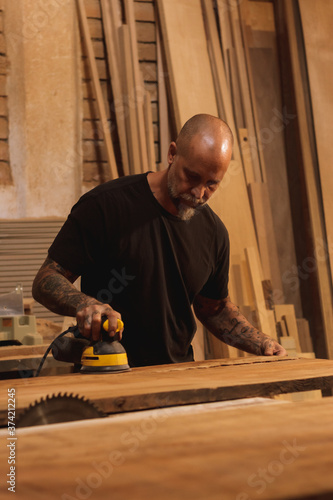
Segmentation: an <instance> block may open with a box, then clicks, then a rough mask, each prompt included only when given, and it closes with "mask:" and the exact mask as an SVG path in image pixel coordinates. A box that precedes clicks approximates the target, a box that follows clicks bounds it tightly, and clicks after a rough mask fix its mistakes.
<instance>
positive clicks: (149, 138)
mask: <svg viewBox="0 0 333 500" xmlns="http://www.w3.org/2000/svg"><path fill="white" fill-rule="evenodd" d="M143 111H144V119H145V131H146V144H147V159H148V170H151V171H152V172H156V158H155V148H154V130H153V116H152V111H151V102H150V94H149V92H148V91H146V92H145V97H144V105H143Z"/></svg>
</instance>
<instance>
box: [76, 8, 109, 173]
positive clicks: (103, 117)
mask: <svg viewBox="0 0 333 500" xmlns="http://www.w3.org/2000/svg"><path fill="white" fill-rule="evenodd" d="M77 5H78V10H79V16H80V21H81V28H82V34H83V38H84V41H85V45H86V49H87V54H88V59H89V65H90V71H91V76H92V81H93V87H94V93H95V97H96V100H97V107H98V113H99V116H100V120H101V125H102V130H103V138H104V144H105V148H106V153H107V158H108V166H109V169H110V175H111V179H117V178H118V170H117V164H116V160H115V156H114V151H113V144H112V141H111V135H110V129H109V123H108V120H107V117H106V112H105V105H104V101H103V94H102V89H101V84H100V81H99V76H98V71H97V65H96V60H95V54H94V50H93V46H92V42H91V38H90V33H89V26H88V21H87V16H86V11H85V6H84V1H83V0H77Z"/></svg>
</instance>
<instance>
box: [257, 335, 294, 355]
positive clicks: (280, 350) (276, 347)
mask: <svg viewBox="0 0 333 500" xmlns="http://www.w3.org/2000/svg"><path fill="white" fill-rule="evenodd" d="M261 350H262V354H263V356H288V353H287V351H286V350H285V348H284V347H282V345H280V344H279V343H278V342H276V340H274V339H271V338H269V339H265V340H264V341H263V343H262V348H261Z"/></svg>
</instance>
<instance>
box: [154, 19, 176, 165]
mask: <svg viewBox="0 0 333 500" xmlns="http://www.w3.org/2000/svg"><path fill="white" fill-rule="evenodd" d="M156 49H157V68H158V71H157V79H158V117H159V125H160V137H159V142H160V155H159V161H160V162H161V167H160V169H163V168H166V167H167V155H168V150H169V146H170V143H171V140H172V139H171V136H172V135H173V134H172V133H171V120H173V117H171V118H170V115H169V110H168V97H167V83H168V82H167V67H166V62H165V58H164V57H163V53H162V39H161V30H160V26H159V23H157V24H156ZM173 136H174V137H175V136H176V134H174V135H173Z"/></svg>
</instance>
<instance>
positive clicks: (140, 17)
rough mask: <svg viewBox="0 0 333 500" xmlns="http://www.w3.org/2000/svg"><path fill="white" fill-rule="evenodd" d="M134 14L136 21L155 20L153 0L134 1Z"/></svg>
mask: <svg viewBox="0 0 333 500" xmlns="http://www.w3.org/2000/svg"><path fill="white" fill-rule="evenodd" d="M134 14H135V20H136V21H150V22H154V21H155V10H154V4H153V3H152V2H148V3H147V2H145V3H142V2H134Z"/></svg>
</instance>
